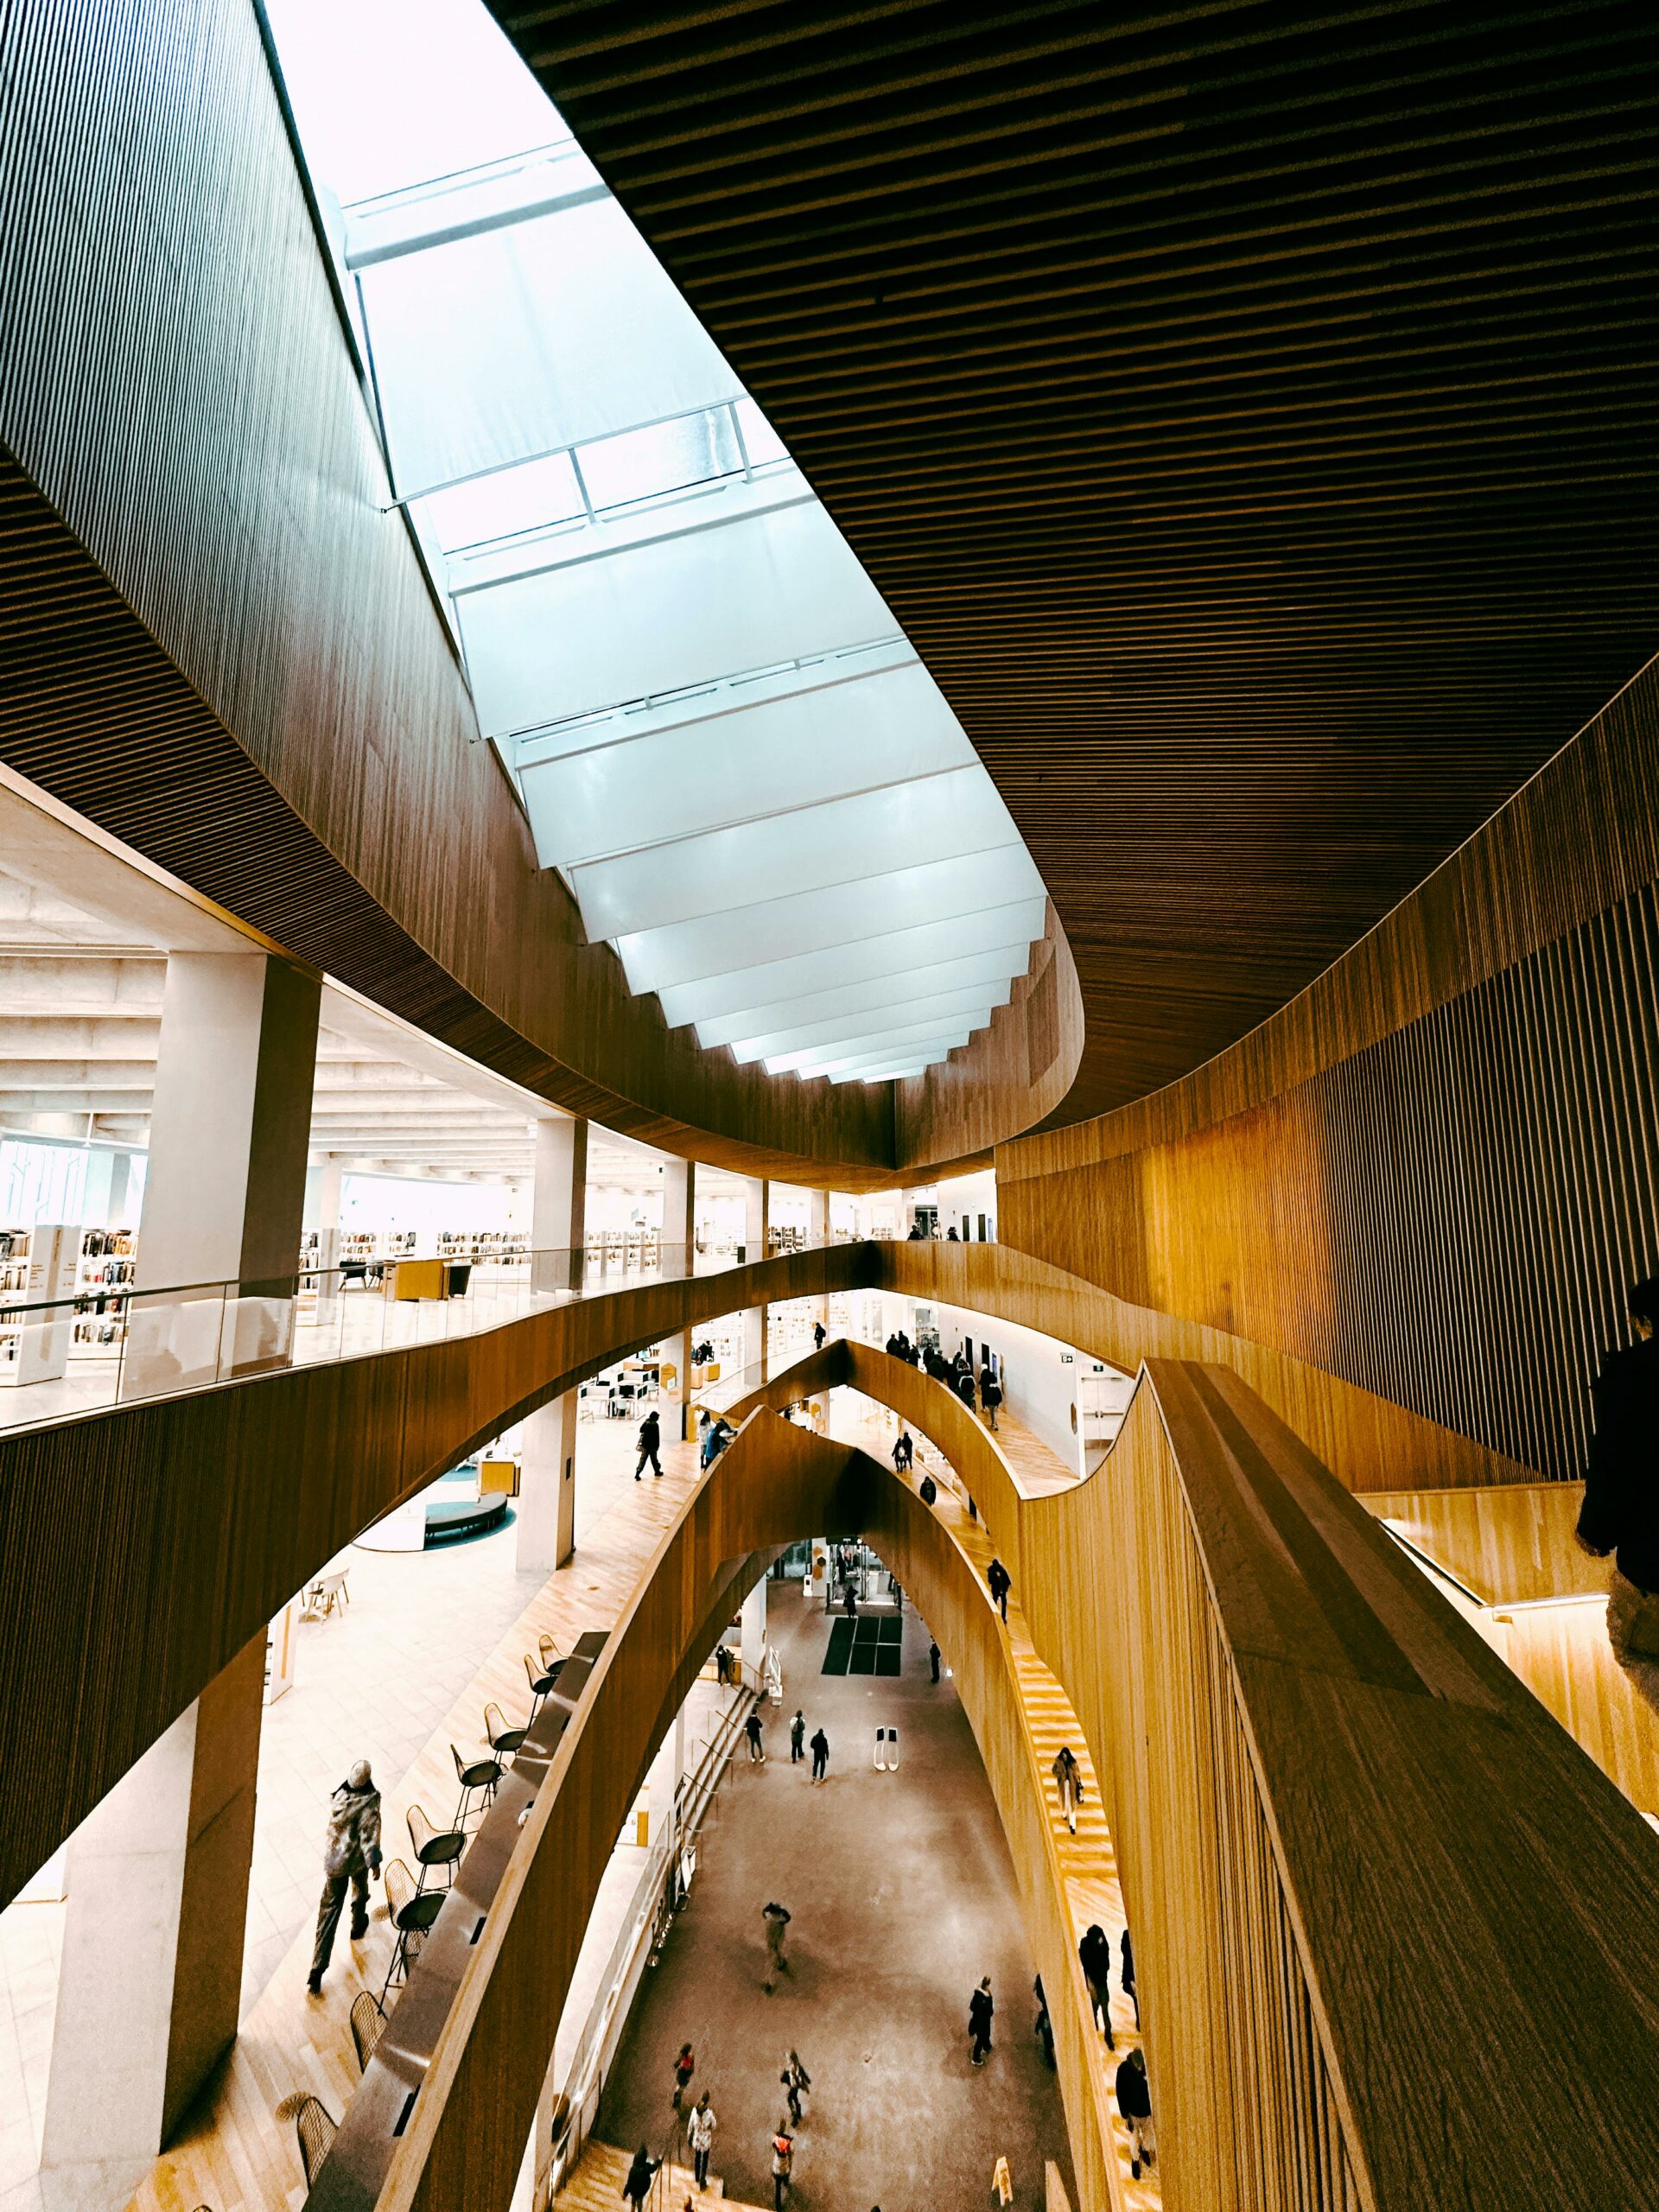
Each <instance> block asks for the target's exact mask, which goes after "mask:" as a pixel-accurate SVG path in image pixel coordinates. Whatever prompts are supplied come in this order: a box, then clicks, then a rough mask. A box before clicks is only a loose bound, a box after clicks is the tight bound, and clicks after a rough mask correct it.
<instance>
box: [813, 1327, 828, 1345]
mask: <svg viewBox="0 0 1659 2212" xmlns="http://www.w3.org/2000/svg"><path fill="white" fill-rule="evenodd" d="M828 1335H829V1330H828V1329H826V1328H825V1327H824V1325H823V1322H822V1321H815V1322H814V1323H813V1324H812V1349H813V1351H823V1340H824V1338H826V1337H827V1336H828Z"/></svg>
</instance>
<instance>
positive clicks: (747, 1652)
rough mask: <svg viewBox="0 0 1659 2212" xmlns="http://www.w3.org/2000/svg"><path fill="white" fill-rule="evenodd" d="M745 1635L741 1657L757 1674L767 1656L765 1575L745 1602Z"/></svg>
mask: <svg viewBox="0 0 1659 2212" xmlns="http://www.w3.org/2000/svg"><path fill="white" fill-rule="evenodd" d="M742 1623H743V1633H742V1642H741V1650H740V1656H741V1658H742V1661H743V1664H744V1666H745V1667H747V1668H749V1669H752V1670H753V1672H754V1673H755V1674H757V1675H758V1674H759V1673H760V1662H761V1661H762V1660H763V1659H764V1658H765V1657H766V1576H765V1575H764V1574H763V1575H762V1576H761V1577H760V1580H759V1581H758V1582H757V1583H756V1584H755V1586H754V1587H753V1590H751V1591H750V1592H749V1594H748V1596H747V1598H746V1599H744V1600H743V1613H742Z"/></svg>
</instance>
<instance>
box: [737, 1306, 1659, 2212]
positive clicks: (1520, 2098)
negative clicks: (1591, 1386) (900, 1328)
mask: <svg viewBox="0 0 1659 2212" xmlns="http://www.w3.org/2000/svg"><path fill="white" fill-rule="evenodd" d="M836 1381H845V1382H849V1383H853V1384H854V1385H855V1387H857V1388H858V1389H862V1390H864V1391H865V1392H866V1393H867V1394H868V1395H871V1396H874V1397H876V1398H879V1399H880V1400H882V1401H883V1402H887V1403H888V1404H890V1405H892V1406H893V1408H894V1409H895V1410H896V1411H898V1412H899V1413H900V1414H901V1415H902V1416H903V1417H904V1418H905V1419H906V1420H913V1421H915V1423H916V1425H917V1426H918V1427H919V1428H921V1429H922V1431H923V1432H924V1433H925V1434H928V1435H930V1436H931V1438H932V1439H933V1440H934V1441H935V1442H936V1443H937V1444H938V1446H939V1447H940V1449H941V1450H942V1451H944V1452H945V1453H946V1456H947V1457H948V1458H950V1459H951V1460H952V1463H953V1465H955V1466H956V1467H957V1471H958V1472H959V1474H960V1475H961V1476H962V1478H963V1480H964V1481H965V1482H966V1483H967V1484H968V1486H969V1489H970V1491H972V1493H973V1495H974V1496H975V1497H976V1500H977V1502H978V1503H979V1506H980V1510H981V1511H982V1515H983V1516H984V1518H985V1520H986V1522H987V1524H988V1528H989V1529H990V1532H991V1535H992V1537H993V1539H994V1541H995V1544H996V1547H997V1549H998V1551H999V1553H1001V1556H1002V1557H1003V1559H1004V1560H1006V1561H1007V1563H1008V1564H1009V1566H1010V1568H1011V1570H1012V1571H1014V1573H1015V1574H1016V1578H1017V1582H1016V1586H1017V1591H1018V1595H1019V1598H1020V1604H1021V1605H1022V1606H1023V1608H1024V1611H1025V1614H1026V1618H1027V1624H1028V1626H1029V1628H1030V1630H1031V1632H1032V1635H1033V1640H1034V1642H1035V1643H1036V1646H1037V1649H1038V1651H1039V1654H1040V1656H1042V1658H1043V1660H1044V1661H1045V1662H1046V1664H1047V1665H1048V1666H1049V1667H1050V1669H1052V1672H1053V1673H1054V1675H1056V1676H1057V1677H1058V1680H1059V1681H1060V1682H1061V1683H1062V1684H1063V1685H1064V1687H1065V1690H1066V1691H1067V1693H1068V1694H1069V1695H1070V1697H1071V1702H1072V1705H1073V1707H1074V1708H1075V1710H1076V1712H1077V1717H1078V1719H1079V1722H1080V1723H1081V1725H1082V1726H1083V1729H1084V1733H1085V1735H1086V1737H1087V1738H1088V1741H1089V1745H1090V1751H1091V1753H1092V1754H1093V1756H1094V1760H1095V1765H1096V1774H1097V1775H1098V1776H1099V1777H1100V1778H1101V1780H1102V1782H1103V1784H1104V1783H1106V1781H1107V1777H1110V1784H1109V1819H1110V1825H1111V1828H1112V1832H1113V1838H1114V1842H1115V1844H1116V1851H1117V1857H1118V1865H1119V1870H1120V1874H1121V1878H1122V1885H1123V1891H1124V1897H1125V1900H1126V1903H1127V1904H1128V1914H1129V1920H1130V1924H1131V1925H1132V1927H1133V1928H1134V1930H1135V1964H1136V1972H1137V1980H1138V1983H1139V1987H1140V1993H1141V2017H1142V2021H1143V2024H1144V2029H1145V2036H1146V2044H1147V2052H1148V2056H1149V2064H1150V2069H1151V2073H1152V2080H1153V2091H1154V2100H1155V2104H1156V2111H1157V2115H1158V2123H1159V2141H1160V2168H1161V2176H1162V2188H1163V2199H1164V2202H1165V2204H1166V2206H1167V2207H1169V2208H1170V2212H1281V2209H1282V2212H1325V2208H1327V2207H1329V2208H1332V2212H1359V2209H1360V2208H1362V2207H1363V2208H1364V2212H1439V2209H1440V2208H1443V2212H1512V2208H1513V2207H1514V2206H1515V2205H1516V2204H1517V2203H1523V2202H1530V2201H1532V2200H1533V2199H1534V2198H1535V2197H1537V2198H1540V2199H1543V2200H1547V2201H1548V2202H1550V2203H1551V2204H1552V2205H1559V2206H1561V2207H1564V2208H1572V2212H1603V2208H1605V2207H1608V2206H1612V2205H1623V2204H1626V2203H1629V2204H1635V2203H1637V2202H1641V2201H1642V2199H1643V2190H1644V2189H1645V2188H1647V2187H1648V2185H1649V2183H1650V2179H1651V2176H1652V2174H1653V2172H1654V2171H1659V2037H1656V2035H1655V2032H1654V2031H1655V2026H1656V2024H1659V2009H1656V2005H1655V2002H1654V1999H1653V1997H1652V1993H1651V1990H1650V1988H1649V1975H1648V1974H1647V1967H1646V1961H1648V1959H1649V1957H1651V1956H1652V1955H1653V1947H1654V1946H1655V1944H1656V1943H1659V1840H1656V1838H1655V1836H1654V1835H1653V1834H1652V1832H1651V1831H1650V1830H1649V1827H1647V1825H1646V1823H1645V1822H1644V1821H1643V1820H1642V1819H1641V1817H1640V1815H1638V1814H1637V1812H1636V1811H1635V1810H1634V1808H1632V1807H1631V1806H1630V1804H1629V1803H1628V1802H1626V1801H1625V1799H1624V1797H1623V1796H1620V1794H1619V1793H1618V1790H1617V1789H1615V1788H1614V1786H1613V1784H1612V1783H1611V1782H1610V1781H1609V1780H1608V1779H1607V1778H1606V1777H1605V1775H1603V1774H1602V1773H1601V1772H1600V1771H1599V1769H1598V1768H1597V1767H1595V1766H1594V1765H1593V1764H1592V1762H1591V1761H1590V1760H1589V1759H1588V1758H1586V1757H1585V1755H1584V1754H1583V1752H1581V1751H1580V1750H1579V1748H1578V1747H1577V1745H1574V1744H1573V1741H1572V1740H1571V1738H1569V1737H1568V1736H1567V1734H1566V1732H1564V1730H1563V1729H1561V1728H1560V1726H1558V1725H1557V1723H1556V1722H1555V1721H1554V1719H1551V1717H1550V1716H1549V1714H1548V1713H1547V1712H1546V1711H1545V1710H1544V1708H1543V1707H1542V1706H1541V1705H1540V1704H1539V1703H1538V1702H1537V1701H1536V1700H1535V1699H1534V1698H1533V1697H1532V1696H1531V1695H1530V1694H1529V1692H1528V1690H1527V1689H1526V1688H1525V1687H1524V1686H1523V1684H1522V1682H1521V1681H1519V1680H1518V1679H1517V1678H1516V1675H1514V1674H1513V1673H1511V1671H1510V1669H1508V1668H1507V1667H1506V1666H1504V1665H1503V1662H1502V1661H1501V1660H1500V1659H1499V1658H1498V1657H1497V1656H1496V1655H1495V1653H1494V1652H1493V1651H1492V1650H1491V1649H1489V1648H1488V1647H1487V1645H1486V1644H1485V1643H1484V1642H1483V1641H1482V1639H1481V1638H1480V1637H1478V1635H1477V1634H1476V1633H1475V1631H1474V1630H1472V1629H1471V1627H1470V1626H1469V1625H1468V1624H1467V1623H1466V1622H1465V1620H1464V1619H1463V1618H1461V1617H1460V1616H1459V1614H1458V1613H1457V1612H1455V1611H1453V1610H1452V1607H1451V1606H1449V1605H1446V1603H1445V1601H1444V1600H1443V1599H1440V1597H1439V1595H1438V1594H1437V1593H1436V1592H1435V1591H1434V1589H1433V1587H1432V1586H1431V1585H1430V1583H1429V1582H1428V1580H1427V1578H1426V1577H1425V1576H1424V1575H1423V1574H1422V1573H1421V1572H1420V1570H1419V1569H1418V1568H1417V1567H1415V1566H1414V1565H1413V1564H1412V1563H1411V1561H1410V1560H1408V1558H1407V1557H1406V1555H1405V1554H1403V1553H1402V1551H1401V1550H1400V1549H1399V1548H1398V1547H1397V1546H1396V1545H1395V1544H1394V1543H1393V1542H1392V1541H1391V1540H1390V1539H1389V1537H1388V1536H1387V1535H1385V1534H1384V1533H1383V1530H1382V1529H1379V1528H1378V1527H1377V1526H1376V1523H1375V1522H1373V1521H1372V1519H1371V1517H1370V1516H1369V1515H1368V1514H1366V1513H1365V1512H1364V1511H1363V1509H1362V1508H1361V1507H1360V1506H1359V1505H1358V1504H1357V1502H1356V1501H1355V1500H1354V1498H1352V1497H1351V1496H1349V1495H1348V1493H1347V1492H1346V1491H1344V1489H1343V1487H1342V1486H1341V1485H1340V1484H1338V1482H1337V1481H1336V1480H1335V1479H1334V1478H1333V1477H1332V1475H1331V1474H1330V1473H1329V1472H1328V1471H1326V1470H1325V1468H1324V1467H1322V1466H1321V1465H1319V1462H1318V1461H1317V1460H1316V1459H1315V1458H1314V1457H1313V1454H1312V1453H1311V1452H1309V1451H1308V1450H1307V1448H1306V1446H1305V1445H1304V1444H1302V1443H1301V1442H1300V1440H1299V1439H1298V1438H1297V1437H1296V1436H1295V1435H1294V1433H1292V1431H1291V1430H1290V1429H1289V1428H1288V1427H1287V1426H1286V1424H1285V1423H1284V1422H1282V1421H1280V1420H1279V1419H1277V1417H1276V1416H1275V1415H1274V1414H1273V1413H1272V1412H1271V1410H1270V1409H1269V1408H1268V1407H1266V1406H1265V1405H1263V1404H1262V1402H1261V1400H1260V1399H1259V1398H1257V1397H1256V1396H1255V1395H1254V1394H1253V1393H1252V1392H1251V1391H1250V1390H1249V1388H1248V1386H1247V1385H1246V1384H1245V1383H1243V1381H1242V1380H1241V1379H1240V1377H1239V1376H1237V1375H1236V1373H1235V1372H1234V1371H1233V1370H1230V1369H1228V1368H1221V1367H1215V1366H1207V1365H1205V1364H1203V1363H1198V1362H1196V1361H1175V1360H1163V1359H1158V1360H1154V1361H1152V1362H1149V1363H1147V1366H1146V1367H1145V1369H1144V1371H1143V1374H1142V1376H1141V1387H1140V1389H1138V1390H1137V1391H1136V1393H1135V1400H1134V1402H1133V1404H1132V1406H1131V1408H1130V1413H1129V1416H1128V1421H1126V1423H1125V1426H1124V1428H1123V1431H1122V1435H1121V1436H1120V1438H1119V1440H1118V1442H1117V1444H1116V1446H1115V1448H1114V1450H1113V1451H1112V1452H1111V1453H1110V1454H1109V1457H1108V1459H1106V1461H1105V1463H1104V1465H1103V1467H1102V1468H1101V1470H1100V1471H1099V1472H1098V1473H1096V1475H1094V1476H1093V1477H1091V1478H1088V1479H1086V1480H1080V1481H1079V1482H1077V1484H1074V1485H1072V1486H1071V1487H1070V1488H1068V1489H1065V1490H1061V1491H1055V1492H1052V1493H1048V1494H1046V1495H1044V1496H1041V1497H1026V1496H1024V1495H1022V1494H1021V1492H1020V1488H1019V1484H1018V1483H1017V1481H1016V1479H1015V1478H1014V1476H1013V1474H1012V1473H1011V1471H1009V1469H1008V1467H1007V1463H1006V1461H1004V1460H1003V1459H1002V1457H1001V1452H1000V1450H999V1449H998V1447H997V1446H996V1444H995V1440H994V1439H993V1438H992V1437H991V1436H990V1435H989V1434H988V1433H987V1432H986V1431H984V1430H983V1429H982V1428H980V1427H979V1425H978V1424H977V1423H976V1421H974V1420H973V1419H972V1417H971V1416H970V1415H969V1414H967V1412H966V1410H965V1408H962V1407H961V1406H960V1404H959V1403H958V1402H957V1401H956V1400H955V1399H954V1397H953V1396H952V1395H951V1394H950V1392H949V1391H947V1390H946V1389H944V1388H943V1387H942V1386H941V1385H939V1384H938V1383H933V1382H931V1381H930V1380H929V1379H928V1378H926V1377H925V1376H921V1375H918V1373H917V1372H916V1370H914V1369H912V1368H910V1367H908V1366H906V1365H905V1364H904V1363H901V1362H899V1361H896V1360H893V1359H892V1358H890V1357H888V1355H887V1354H886V1353H884V1352H880V1351H873V1350H871V1349H870V1348H869V1347H868V1346H863V1345H858V1344H845V1345H827V1346H826V1347H825V1349H824V1351H823V1353H822V1354H820V1355H818V1356H817V1358H816V1359H814V1360H808V1361H804V1362H803V1363H801V1364H800V1366H799V1367H798V1368H797V1369H794V1370H789V1371H788V1372H787V1373H785V1375H783V1376H778V1377H774V1378H773V1379H772V1381H771V1382H770V1383H768V1384H767V1386H766V1396H767V1397H768V1398H769V1399H770V1400H771V1402H773V1403H780V1402H788V1401H789V1400H790V1398H791V1397H792V1396H798V1395H803V1394H804V1392H807V1391H809V1390H811V1389H822V1388H824V1387H828V1386H829V1385H832V1384H833V1383H835V1382H836ZM876 1541H878V1543H879V1542H880V1539H877V1540H876ZM1551 1961H1558V1962H1559V1967H1560V1974H1558V1973H1557V1972H1556V1970H1555V1968H1554V1967H1552V1965H1551V1963H1550V1962H1551ZM1562 1975H1564V1976H1565V1977H1566V1981H1565V1983H1564V1982H1563V1980H1562V1979H1561V1976H1562ZM1546 1987H1548V1990H1549V1993H1550V1994H1549V1999H1548V2001H1549V2003H1550V2004H1551V2005H1560V2007H1561V2010H1562V2016H1563V2017H1564V2018H1568V2019H1570V2020H1571V2021H1572V2022H1573V2024H1574V2025H1573V2033H1572V2034H1571V2035H1570V2036H1569V2037H1566V2038H1565V2039H1562V2038H1551V2037H1547V2036H1545V2035H1543V2034H1541V2032H1540V1995H1541V1990H1542V1989H1544V1988H1546ZM1563 2112H1567V2113H1571V2114H1572V2115H1573V2125H1572V2126H1570V2127H1569V2128H1563V2127H1562V2126H1561V2125H1560V2115H1561V2113H1563ZM1643 2177H1646V2178H1645V2179H1644V2178H1643Z"/></svg>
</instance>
